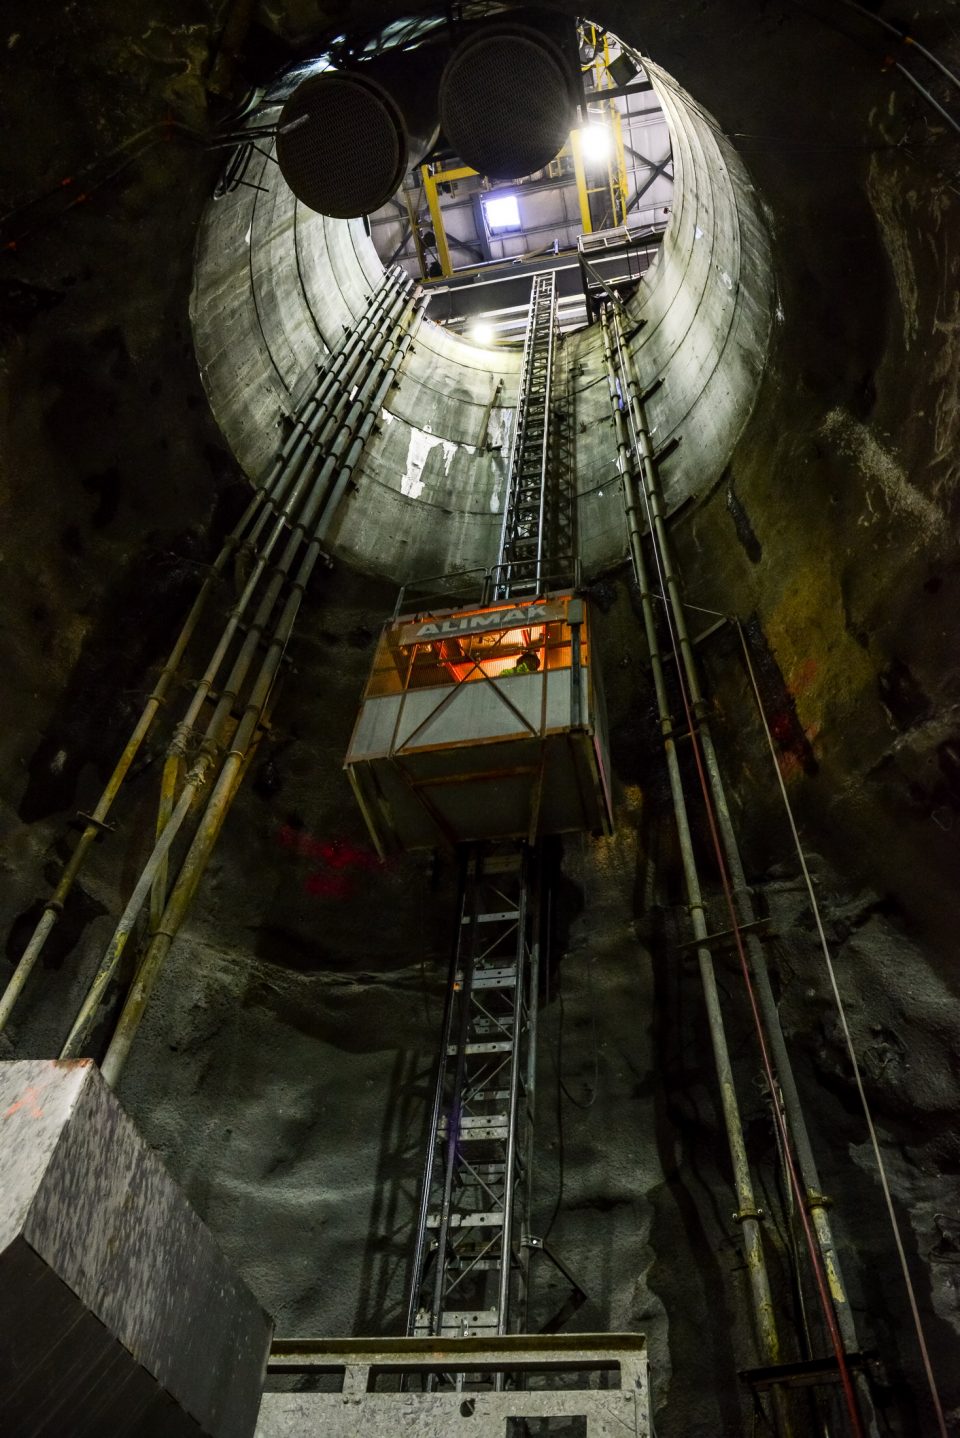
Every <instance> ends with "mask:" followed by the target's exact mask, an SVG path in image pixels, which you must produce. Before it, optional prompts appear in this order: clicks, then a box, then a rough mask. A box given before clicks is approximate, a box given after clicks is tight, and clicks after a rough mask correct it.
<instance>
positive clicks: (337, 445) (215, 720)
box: [61, 300, 423, 1068]
mask: <svg viewBox="0 0 960 1438" xmlns="http://www.w3.org/2000/svg"><path fill="white" fill-rule="evenodd" d="M422 304H423V301H422V300H419V301H417V303H416V304H415V306H414V311H413V316H412V317H411V319H415V318H416V317H417V316H418V314H419V312H420V310H421V309H422ZM392 328H393V327H391V334H390V335H389V336H387V337H386V338H385V339H384V341H383V344H382V347H380V348H378V350H377V352H376V355H375V360H374V368H373V373H372V374H371V375H370V376H369V377H368V378H367V380H366V382H365V383H364V385H363V387H362V389H361V390H360V394H359V396H358V398H357V400H355V401H354V402H353V404H352V406H351V408H350V410H349V412H348V414H347V416H346V418H345V420H344V421H343V423H342V424H341V427H340V430H339V433H338V435H337V438H336V440H335V442H334V445H333V447H332V452H331V454H330V455H329V456H328V458H327V460H326V461H325V463H324V467H323V469H322V470H321V473H320V475H319V476H318V477H317V480H316V481H315V482H314V483H313V485H312V486H311V488H310V490H309V492H307V493H306V494H304V490H305V489H306V485H307V482H308V478H309V474H308V475H306V476H305V475H303V474H301V476H300V477H299V478H298V480H297V483H296V485H295V487H294V491H293V492H292V493H291V495H290V501H289V502H290V503H291V504H294V503H295V504H296V507H297V511H298V513H297V517H296V519H293V518H292V516H291V515H290V514H289V513H287V514H285V516H284V518H283V520H278V521H277V524H276V525H275V526H274V531H273V532H272V534H271V536H270V539H269V540H268V545H269V547H270V549H272V548H273V546H274V545H275V544H276V542H277V539H278V538H279V535H280V533H282V530H283V528H289V530H290V535H289V538H288V541H287V544H286V546H285V548H284V551H283V554H282V556H281V558H280V560H279V561H278V562H277V563H276V564H275V565H272V566H271V568H272V570H273V574H272V577H271V579H270V581H269V583H268V584H267V587H266V590H265V591H264V593H263V595H262V597H261V599H260V603H259V605H258V608H257V611H256V614H255V617H254V620H253V623H252V624H251V625H250V627H249V629H248V632H247V635H246V637H245V640H244V642H243V645H242V646H241V648H240V651H239V653H238V654H237V657H236V659H235V660H234V663H233V666H232V669H231V671H230V675H229V677H228V679H227V684H226V687H225V689H223V690H222V691H221V692H220V694H219V696H218V700H217V704H216V707H215V710H214V714H213V716H212V718H211V719H210V721H209V723H208V725H207V729H206V732H205V735H204V739H203V741H202V743H201V746H200V753H199V755H198V757H197V759H196V761H195V762H194V764H193V766H192V768H191V770H190V772H189V773H188V775H187V777H186V780H185V782H184V786H183V789H182V791H181V793H180V796H179V798H178V800H177V803H176V806H175V807H174V808H173V810H172V812H171V814H170V817H169V819H168V821H167V823H166V824H165V825H164V827H163V831H162V833H161V834H160V836H159V838H158V839H157V842H156V844H155V846H154V850H153V852H152V854H151V855H150V857H149V858H148V860H147V863H146V865H145V866H144V869H143V871H142V873H141V876H140V878H139V880H138V882H137V885H136V886H135V889H134V892H133V894H132V895H131V898H130V901H129V903H128V904H127V907H126V909H125V910H124V913H123V914H122V916H121V919H120V922H119V923H118V925H117V928H116V930H115V931H114V935H113V938H112V939H111V942H110V944H109V945H108V947H107V950H106V951H105V953H104V956H103V959H102V960H101V963H100V966H99V968H98V970H97V973H96V975H95V976H94V980H93V983H92V984H91V986H90V988H89V990H88V993H87V995H86V997H85V999H84V1002H83V1005H82V1006H81V1009H80V1012H79V1013H78V1015H77V1018H76V1020H75V1021H74V1024H73V1027H72V1029H71V1031H70V1034H69V1035H68V1038H67V1041H66V1043H65V1045H64V1048H63V1051H62V1053H61V1057H63V1058H67V1057H73V1056H75V1055H76V1054H77V1053H78V1052H79V1051H80V1049H81V1048H82V1046H83V1044H84V1042H85V1039H86V1036H87V1033H88V1032H89V1028H90V1026H91V1024H92V1023H93V1020H94V1018H95V1016H96V1013H97V1010H98V1009H99V1006H100V1003H101V1001H102V998H103V995H104V993H105V990H106V988H107V985H108V984H109V982H110V980H111V978H112V977H113V974H114V973H115V972H116V969H117V966H118V964H119V962H120V959H121V957H122V955H123V952H124V949H125V946H126V943H127V941H128V939H129V936H130V933H131V932H132V930H133V927H134V924H135V923H136V919H137V917H138V915H139V912H140V910H141V909H142V907H143V904H144V902H145V899H146V895H147V894H148V893H149V892H150V889H151V888H152V887H153V885H154V883H155V881H156V879H157V876H158V874H159V873H160V872H161V871H162V867H163V865H164V864H165V862H166V856H167V855H168V854H169V852H170V848H171V846H172V843H173V841H174V839H175V838H176V835H177V833H178V832H179V830H180V829H181V828H182V827H183V824H184V822H185V820H186V818H187V816H188V814H189V812H190V809H191V807H192V805H193V801H194V798H195V797H196V796H197V794H198V793H199V791H200V789H201V787H202V786H203V785H204V784H205V782H206V781H207V779H208V778H209V777H210V771H211V770H212V769H213V766H214V764H215V763H216V760H217V758H218V755H219V747H220V736H221V734H222V733H223V731H224V728H225V725H226V723H227V721H228V720H229V717H230V714H231V712H232V710H233V706H234V704H235V703H236V702H237V700H238V699H239V696H240V691H241V689H242V686H243V684H244V682H245V680H246V676H247V673H248V671H249V669H250V666H251V663H252V661H253V658H254V655H255V653H256V650H257V648H258V646H259V644H260V642H261V635H262V634H263V633H264V632H265V631H266V630H267V627H268V624H269V622H270V617H271V615H272V613H273V610H274V608H275V605H276V603H277V600H278V598H279V596H280V593H281V590H282V589H283V587H284V583H285V581H286V579H287V576H288V575H289V573H290V571H291V569H292V566H293V564H294V561H295V560H296V557H297V554H298V552H299V551H300V550H301V547H302V545H303V544H304V543H306V552H305V555H304V557H303V559H302V560H301V563H300V567H299V570H298V571H297V576H296V578H295V579H294V580H293V581H292V583H291V586H290V593H289V594H288V597H287V599H286V602H285V604H284V607H283V609H282V611H281V613H280V616H279V619H278V620H277V621H276V622H275V623H274V625H273V626H272V631H271V638H270V640H269V642H268V646H267V651H266V656H265V658H264V660H263V661H262V663H261V667H260V670H259V673H258V675H257V678H256V679H255V680H254V681H253V686H252V689H251V697H250V699H249V700H248V702H247V707H246V709H245V711H244V718H243V719H242V720H241V723H240V725H239V726H238V729H237V731H236V733H235V735H234V738H233V741H232V744H231V748H230V750H229V751H228V753H227V755H226V757H225V758H224V760H223V763H222V765H221V768H220V771H219V776H218V778H217V780H216V782H215V785H214V789H213V792H212V794H211V797H210V800H209V801H208V803H207V806H206V809H205V812H204V814H203V816H202V818H201V819H200V824H199V828H198V831H197V834H196V835H195V838H194V842H193V843H192V844H191V846H190V849H189V851H188V854H187V857H186V859H185V860H184V864H183V866H182V867H181V870H180V874H179V876H178V878H177V880H176V882H175V884H174V886H173V890H172V892H171V896H170V899H169V901H168V902H166V903H165V905H164V909H163V914H162V915H161V917H160V920H159V924H158V925H157V927H156V932H155V934H154V937H153V940H152V941H151V943H150V946H149V947H148V950H147V955H148V956H150V965H151V967H150V968H148V969H146V972H145V973H144V969H145V966H146V964H147V956H145V958H144V961H143V964H141V966H140V969H139V970H138V972H137V975H136V978H135V992H134V990H131V995H130V1000H133V1001H134V1002H133V1007H132V1008H130V1009H129V1011H128V1009H127V1007H126V1006H125V1008H124V1013H126V1014H127V1015H128V1017H127V1020H126V1021H125V1023H124V1026H123V1030H122V1033H121V1031H120V1029H119V1028H118V1048H117V1049H116V1050H115V1056H114V1060H113V1061H112V1065H113V1067H114V1068H116V1065H117V1064H118V1063H119V1064H120V1066H122V1062H124V1061H125V1058H126V1052H127V1049H128V1047H129V1040H132V1032H135V1030H136V1026H137V1025H138V1024H139V1015H140V1014H142V1008H143V1006H144V1005H145V1003H146V996H148V994H149V991H150V989H151V988H152V985H153V982H154V981H155V977H151V974H152V972H153V966H155V967H156V968H157V970H159V967H160V966H162V962H163V957H164V956H165V953H166V951H167V949H168V948H169V945H170V943H172V941H173V937H174V936H175V934H176V931H177V929H178V928H179V925H180V923H181V922H182V917H183V914H184V913H185V912H186V908H187V907H188V906H189V902H190V899H191V898H192V895H193V893H194V891H195V888H196V882H197V881H198V880H199V876H200V873H202V869H203V867H204V866H205V864H206V860H207V857H209V852H210V849H211V848H212V845H213V842H214V841H215V839H216V836H217V834H218V833H219V829H220V826H221V825H222V822H223V818H224V817H225V815H226V812H227V809H228V808H229V804H230V802H231V799H232V795H233V793H234V792H235V789H236V783H237V778H238V773H239V769H240V767H241V765H242V759H243V751H244V749H245V747H246V746H247V745H248V743H249V737H250V736H249V735H245V731H244V724H245V723H246V724H248V726H249V724H250V722H251V721H250V719H249V716H250V714H251V712H252V707H254V708H256V707H257V706H259V708H258V712H262V707H263V703H264V702H265V696H266V695H268V694H269V691H270V688H271V687H272V683H273V679H272V678H271V677H270V666H271V665H273V666H274V677H275V668H276V666H278V665H279V658H280V655H281V654H282V649H283V648H284V647H285V645H286V642H287V639H288V638H289V630H290V629H292V625H293V623H294V621H295V619H296V615H297V612H298V610H299V606H300V600H301V598H302V593H303V588H304V586H305V585H306V583H307V580H308V579H309V577H310V574H311V573H312V571H313V569H314V567H315V565H316V562H317V559H318V557H319V555H320V537H321V532H320V523H319V518H320V510H321V506H324V510H325V512H326V507H327V506H326V504H325V501H326V482H327V480H328V478H329V477H330V475H328V473H327V470H328V466H331V469H330V474H331V475H332V474H335V472H336V458H337V456H338V455H339V453H341V452H342V450H343V449H344V448H345V446H346V445H347V444H348V443H349V442H350V440H351V439H353V438H354V435H355V433H356V431H357V430H358V429H360V427H361V424H362V421H363V418H364V416H363V401H364V400H365V399H366V398H367V396H368V394H369V391H370V389H371V387H372V385H373V384H374V383H375V382H376V379H377V376H378V367H380V368H383V367H384V366H385V375H384V379H383V380H382V381H381V383H380V386H379V388H378V389H377V391H376V394H377V396H380V395H381V394H382V392H383V389H384V385H386V384H388V383H389V382H392V378H391V377H392V376H395V374H396V369H397V366H398V365H399V363H400V359H401V358H402V355H403V354H405V353H406V350H407V348H408V347H409V343H410V341H411V339H412V326H411V328H408V330H407V331H406V333H405V334H404V335H403V339H402V341H401V343H400V345H399V346H398V345H397V344H396V342H395V341H394V340H393V338H392ZM390 351H392V352H391V353H388V352H390ZM388 360H389V363H387V361H388ZM366 418H367V419H368V420H369V425H368V426H367V428H366V431H365V433H366V434H369V429H370V428H371V427H372V423H373V419H374V418H375V415H374V414H372V413H371V414H370V415H367V416H366ZM354 448H356V445H354ZM361 448H362V445H361ZM358 452H359V451H358ZM350 453H351V455H353V453H354V450H353V449H351V451H350ZM353 463H355V458H354V459H353V460H352V462H351V468H352V464H353ZM327 503H328V502H327ZM264 563H265V561H263V556H261V560H258V567H259V568H260V570H261V572H262V569H263V567H264ZM258 577H259V576H258ZM253 587H254V581H253V576H251V580H250V581H248V585H247V586H246V589H245V592H244V596H242V601H243V603H244V605H245V603H246V602H247V601H248V599H249V593H252V590H253ZM248 591H249V593H248ZM238 608H239V606H238ZM231 619H232V622H233V624H234V628H235V627H236V619H237V615H236V612H235V613H234V615H233V616H232V617H231ZM229 627H230V625H229V624H228V628H229ZM278 635H279V636H281V638H282V640H283V642H282V645H281V646H280V648H279V649H278V646H277V636H278ZM283 636H285V637H283ZM226 647H227V646H226V645H224V643H223V641H222V640H221V643H220V644H218V646H217V650H216V652H215V657H217V668H219V663H220V662H221V661H222V655H223V653H225V650H226ZM212 665H213V661H211V665H210V666H208V671H207V675H205V676H204V678H205V681H206V680H207V678H208V676H209V675H210V674H211V670H212ZM265 676H266V677H265ZM213 677H215V673H214V674H213ZM210 684H212V678H210V680H209V683H208V684H207V686H206V690H205V694H206V693H209V688H210ZM264 685H266V689H265V690H264ZM194 698H195V699H196V696H194ZM195 709H196V712H198V708H197V706H195V705H194V704H193V703H192V704H191V709H190V711H188V713H189V714H193V715H194V717H196V716H195V713H194V710H195ZM181 728H182V726H181ZM255 728H256V725H255V724H254V725H253V729H251V731H250V732H251V733H252V732H253V730H254V729H255ZM218 814H219V818H218V817H217V815H218ZM191 874H192V875H195V879H191V878H190V875H191ZM141 1000H142V1003H141ZM128 1002H129V1000H128ZM138 1004H139V1005H140V1007H139V1008H138V1007H137V1006H138ZM131 1029H132V1031H131ZM127 1034H129V1040H128V1038H125V1037H123V1035H127ZM120 1053H122V1055H123V1058H122V1059H121V1060H118V1059H117V1058H116V1055H117V1054H120Z"/></svg>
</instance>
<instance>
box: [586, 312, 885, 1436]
mask: <svg viewBox="0 0 960 1438" xmlns="http://www.w3.org/2000/svg"><path fill="white" fill-rule="evenodd" d="M618 319H619V317H618V316H615V322H614V325H613V331H614V336H615V338H616V343H617V354H618V358H619V363H620V372H621V374H623V375H624V376H625V375H626V373H627V369H626V363H625V360H624V355H623V347H622V343H621V337H620V325H619V322H618ZM627 415H628V418H629V422H630V432H631V435H632V437H633V447H634V454H635V455H636V456H637V458H638V461H639V462H641V463H642V458H641V456H642V449H641V446H640V442H639V436H638V435H637V429H636V423H635V420H634V415H633V412H632V407H631V406H630V405H628V406H627ZM641 487H642V489H643V496H644V506H645V508H646V511H647V525H648V527H649V531H650V536H651V548H652V550H653V556H654V562H655V564H656V569H657V577H658V581H659V584H660V592H661V595H662V597H663V600H664V613H665V615H666V620H667V630H668V633H669V636H670V645H671V649H672V651H673V657H674V662H675V664H676V669H677V680H678V684H679V688H680V697H681V700H682V702H683V708H684V714H685V717H686V723H687V732H688V734H689V737H690V742H691V745H692V748H693V755H694V760H695V763H696V767H697V774H698V778H699V781H700V788H701V792H702V794H703V802H704V807H705V811H706V816H707V823H708V826H709V830H710V839H711V843H712V845H713V849H714V853H715V856H716V861H717V867H718V870H719V873H720V880H721V884H722V887H723V894H724V899H725V901H726V906H727V911H728V914H729V918H730V930H731V933H732V935H733V939H734V943H735V945H736V949H737V954H738V957H739V960H740V967H741V971H742V973H743V978H744V983H745V986H746V990H747V995H748V998H749V1001H750V1009H751V1012H752V1016H753V1022H754V1027H755V1029H756V1033H757V1040H758V1043H759V1047H760V1055H761V1061H762V1065H763V1070H764V1074H765V1076H766V1080H767V1084H768V1085H769V1088H770V1093H771V1096H772V1098H773V1112H774V1116H775V1119H776V1122H777V1126H778V1128H779V1129H780V1132H781V1135H782V1138H783V1151H784V1155H785V1157H786V1161H787V1169H788V1172H789V1175H790V1182H791V1185H792V1187H793V1190H794V1193H795V1195H796V1200H797V1211H798V1213H799V1214H800V1218H801V1222H802V1224H803V1230H804V1237H805V1239H806V1243H807V1249H808V1252H809V1255H810V1263H811V1266H812V1268H813V1273H814V1278H815V1281H816V1286H817V1291H818V1293H819V1296H820V1304H821V1308H822V1310H823V1317H824V1322H825V1324H826V1327H827V1332H828V1333H829V1335H830V1342H831V1346H832V1348H833V1351H834V1355H835V1357H836V1360H837V1371H838V1373H839V1376H840V1382H841V1384H842V1387H843V1393H844V1399H845V1401H846V1405H847V1412H848V1414H849V1417H850V1425H851V1428H852V1430H853V1433H854V1434H855V1435H856V1438H865V1434H864V1428H863V1421H862V1419H861V1416H860V1408H859V1404H858V1402H857V1398H856V1394H855V1392H854V1388H853V1380H852V1377H851V1373H850V1365H849V1363H848V1361H847V1354H846V1350H845V1348H844V1344H843V1339H842V1337H841V1334H840V1330H839V1327H838V1325H837V1316H836V1313H835V1312H834V1308H833V1303H832V1300H831V1297H830V1293H829V1289H828V1286H827V1279H826V1274H825V1273H824V1269H823V1263H822V1260H821V1256H820V1253H819V1251H818V1248H817V1244H816V1240H815V1238H814V1234H813V1229H812V1227H811V1223H810V1214H809V1212H808V1210H807V1206H806V1203H805V1201H804V1194H803V1188H802V1186H801V1183H800V1178H799V1175H798V1173H797V1167H796V1162H795V1159H794V1155H793V1149H792V1145H791V1142H790V1134H789V1130H788V1128H787V1121H786V1115H785V1114H784V1112H783V1108H782V1106H781V1104H780V1102H779V1100H778V1097H777V1094H778V1087H779V1086H778V1084H777V1080H776V1076H775V1074H774V1070H773V1063H772V1060H771V1058H770V1053H769V1049H768V1047H767V1040H766V1035H765V1034H764V1030H763V1023H762V1020H761V1017H760V1010H759V1007H758V1004H757V997H756V993H755V990H754V986H753V979H752V977H751V974H750V965H749V963H748V961H747V954H746V950H745V948H744V944H743V936H742V934H741V932H740V921H739V916H738V914H737V909H736V904H735V902H734V898H733V889H732V886H731V883H730V875H729V872H728V868H727V860H726V856H725V854H724V852H723V846H722V845H721V843H720V836H719V833H718V831H717V824H716V816H715V814H714V809H713V803H712V800H711V797H710V789H709V784H708V782H707V776H706V771H705V769H704V762H703V754H702V751H701V747H700V738H699V733H698V730H697V727H696V725H695V723H694V716H693V712H692V708H691V703H690V697H689V693H688V688H687V682H686V676H685V675H684V670H683V661H682V658H681V655H680V647H679V644H678V641H677V636H676V630H675V626H674V622H673V615H672V614H671V611H670V606H669V603H668V601H667V585H666V580H665V578H664V573H663V566H662V563H661V556H660V553H659V548H658V545H657V542H656V531H655V526H654V520H653V514H652V511H651V507H650V500H649V496H648V495H647V492H646V485H643V486H641Z"/></svg>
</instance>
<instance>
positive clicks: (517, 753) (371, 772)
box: [346, 591, 611, 853]
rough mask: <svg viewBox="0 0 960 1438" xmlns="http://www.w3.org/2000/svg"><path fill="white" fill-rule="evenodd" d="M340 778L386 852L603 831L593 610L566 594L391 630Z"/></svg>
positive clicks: (607, 820) (605, 808) (419, 616)
mask: <svg viewBox="0 0 960 1438" xmlns="http://www.w3.org/2000/svg"><path fill="white" fill-rule="evenodd" d="M346 769H347V773H348V774H349V776H350V779H351V782H352V784H353V787H354V791H355V793H356V796H357V799H358V801H359V803H360V806H361V808H362V810H363V813H364V817H365V818H366V821H367V825H368V828H369V829H370V832H371V835H372V837H373V840H374V842H375V844H376V845H377V848H378V849H379V850H380V852H381V853H386V852H388V851H391V850H397V849H415V848H433V847H435V846H436V845H437V844H447V845H450V846H455V845H456V844H460V843H469V842H474V841H479V840H485V839H502V838H509V837H517V838H525V839H527V840H528V841H529V842H530V843H534V842H535V841H536V839H537V838H538V837H540V836H541V835H544V834H557V833H564V832H569V831H580V830H588V831H596V832H604V833H605V832H609V830H610V824H611V809H610V795H609V788H608V780H607V775H608V772H609V766H608V760H607V738H606V717H605V711H604V704H603V696H602V692H601V690H600V686H599V682H598V667H597V665H596V663H595V662H594V660H593V649H592V636H591V634H590V628H589V614H588V607H587V603H586V601H584V600H582V599H579V598H577V597H576V596H575V595H574V594H572V593H570V592H569V591H568V592H566V593H561V594H547V595H542V596H540V597H539V598H534V599H532V600H518V601H509V600H508V601H501V602H499V603H495V604H490V605H485V606H481V605H474V606H473V607H471V608H468V609H459V610H449V611H433V612H430V613H424V612H419V613H414V614H411V615H407V616H400V617H399V618H396V619H394V620H393V621H391V622H390V623H389V624H388V625H387V626H386V627H385V629H384V631H383V634H382V636H381V639H380V644H379V646H378V649H377V654H376V657H375V659H374V665H373V670H372V672H371V675H370V679H369V681H368V683H367V688H366V692H365V694H364V699H363V704H362V706H361V710H360V714H359V717H358V719H357V723H356V726H355V728H354V732H353V736H352V738H351V741H350V747H349V750H348V753H347V758H346Z"/></svg>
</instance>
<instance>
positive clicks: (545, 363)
mask: <svg viewBox="0 0 960 1438" xmlns="http://www.w3.org/2000/svg"><path fill="white" fill-rule="evenodd" d="M556 338H557V292H556V275H555V274H554V273H553V272H552V271H551V272H550V273H549V274H543V275H535V276H534V279H533V287H532V289H531V291H530V318H529V320H528V322H527V334H526V339H525V341H524V346H523V361H522V364H521V368H520V390H519V394H518V398H517V417H516V426H515V429H514V433H513V444H512V445H511V448H510V469H509V476H508V480H507V492H506V497H505V500H504V506H503V527H502V530H501V533H500V558H499V562H498V569H497V584H496V597H497V598H498V599H510V598H513V597H514V596H516V595H530V594H539V593H540V591H541V590H542V588H543V586H544V584H545V582H546V581H547V580H548V578H549V576H548V575H547V574H545V573H544V554H545V547H544V531H545V524H546V509H547V503H546V500H547V477H548V468H549V464H550V440H551V422H550V401H551V392H552V389H553V368H554V350H555V347H556Z"/></svg>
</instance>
